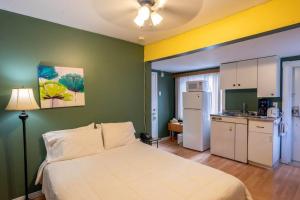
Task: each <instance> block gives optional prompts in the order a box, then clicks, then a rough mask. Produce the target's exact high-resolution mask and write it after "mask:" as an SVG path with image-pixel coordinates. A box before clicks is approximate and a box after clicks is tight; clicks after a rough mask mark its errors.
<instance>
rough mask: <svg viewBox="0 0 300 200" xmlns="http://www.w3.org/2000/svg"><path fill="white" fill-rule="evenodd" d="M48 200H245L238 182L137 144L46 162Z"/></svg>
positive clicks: (44, 190)
mask: <svg viewBox="0 0 300 200" xmlns="http://www.w3.org/2000/svg"><path fill="white" fill-rule="evenodd" d="M42 182H43V187H42V188H43V189H42V190H43V193H44V194H45V196H46V199H47V200H250V199H252V198H251V196H250V194H249V193H248V191H247V189H246V187H245V186H244V184H243V183H242V182H240V181H239V180H238V179H237V178H235V177H233V176H231V175H228V174H226V173H223V172H221V171H219V170H216V169H213V168H210V167H208V166H205V165H202V164H199V163H196V162H193V161H190V160H186V159H183V158H181V157H178V156H176V155H173V154H170V153H167V152H164V151H161V150H159V149H156V148H153V147H151V146H148V145H145V144H143V143H141V142H138V141H137V142H134V143H132V144H129V145H126V146H122V147H118V148H113V149H111V150H105V151H103V152H101V153H99V154H97V155H93V156H86V157H82V158H77V159H73V160H66V161H58V162H53V163H51V164H48V165H47V166H46V167H45V168H44V172H43V181H42Z"/></svg>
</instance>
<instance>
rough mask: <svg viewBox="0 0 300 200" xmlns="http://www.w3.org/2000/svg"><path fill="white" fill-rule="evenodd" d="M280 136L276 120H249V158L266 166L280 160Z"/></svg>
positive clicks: (272, 165)
mask: <svg viewBox="0 0 300 200" xmlns="http://www.w3.org/2000/svg"><path fill="white" fill-rule="evenodd" d="M279 157H280V137H279V135H278V125H277V124H276V122H260V121H249V141H248V160H249V161H250V162H252V163H254V164H259V165H262V166H265V167H274V165H276V164H277V163H278V162H279Z"/></svg>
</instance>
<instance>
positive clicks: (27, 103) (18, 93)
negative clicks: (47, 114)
mask: <svg viewBox="0 0 300 200" xmlns="http://www.w3.org/2000/svg"><path fill="white" fill-rule="evenodd" d="M39 108H40V107H39V106H38V104H37V103H36V101H35V98H34V95H33V91H32V89H31V88H21V89H13V90H12V92H11V97H10V100H9V103H8V105H7V107H6V110H36V109H39Z"/></svg>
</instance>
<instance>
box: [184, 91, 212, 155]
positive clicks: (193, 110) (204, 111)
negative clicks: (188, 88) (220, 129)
mask: <svg viewBox="0 0 300 200" xmlns="http://www.w3.org/2000/svg"><path fill="white" fill-rule="evenodd" d="M210 108H211V93H210V92H205V91H201V92H184V93H183V146H184V147H186V148H189V149H193V150H197V151H205V150H207V149H209V147H210V146H209V145H210Z"/></svg>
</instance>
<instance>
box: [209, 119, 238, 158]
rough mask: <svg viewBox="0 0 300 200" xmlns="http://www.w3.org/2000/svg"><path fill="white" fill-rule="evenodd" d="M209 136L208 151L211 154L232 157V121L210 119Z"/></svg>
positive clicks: (233, 131) (233, 127)
mask: <svg viewBox="0 0 300 200" xmlns="http://www.w3.org/2000/svg"><path fill="white" fill-rule="evenodd" d="M210 137H211V139H210V140H211V143H210V151H211V153H212V154H215V155H218V156H222V157H225V158H230V159H234V143H235V124H234V123H227V122H218V121H212V124H211V136H210Z"/></svg>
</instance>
